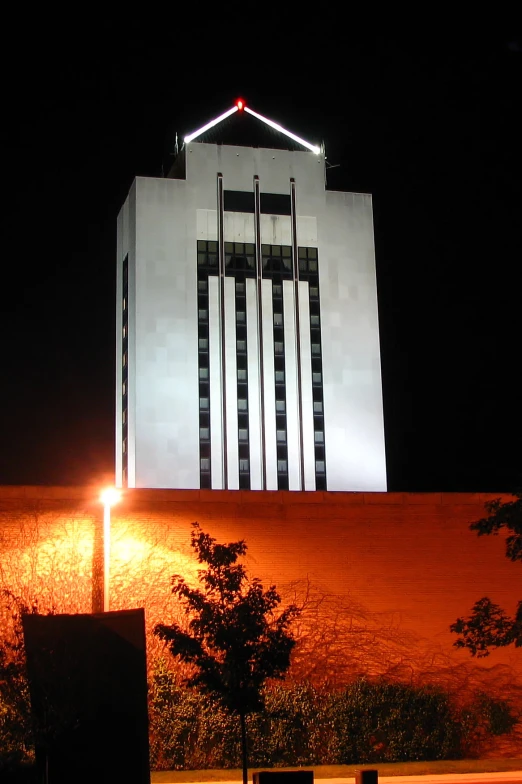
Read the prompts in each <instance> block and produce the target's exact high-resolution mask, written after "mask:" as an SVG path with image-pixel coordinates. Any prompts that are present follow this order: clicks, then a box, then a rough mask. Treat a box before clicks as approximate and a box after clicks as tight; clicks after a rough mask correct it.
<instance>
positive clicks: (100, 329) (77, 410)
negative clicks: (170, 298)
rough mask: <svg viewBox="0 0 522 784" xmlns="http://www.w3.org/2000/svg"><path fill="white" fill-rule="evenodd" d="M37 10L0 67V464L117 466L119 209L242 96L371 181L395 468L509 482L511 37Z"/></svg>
mask: <svg viewBox="0 0 522 784" xmlns="http://www.w3.org/2000/svg"><path fill="white" fill-rule="evenodd" d="M45 24H46V25H47V27H46V28H45V30H44V32H45V35H41V32H42V31H41V30H39V29H37V26H36V25H35V23H33V25H34V26H33V28H31V29H30V30H29V31H25V32H24V36H23V48H22V55H23V56H22V57H21V58H20V60H19V67H17V68H14V69H13V67H12V62H11V67H10V71H9V72H8V75H7V76H6V77H5V79H4V88H3V89H4V96H3V105H4V108H5V109H6V110H7V111H6V114H5V120H4V122H3V126H2V130H1V132H2V137H3V138H2V151H3V195H4V201H5V204H4V207H3V217H4V221H3V227H2V242H1V247H2V248H3V260H2V273H3V274H2V278H3V285H2V286H1V290H0V291H1V299H2V305H1V314H0V335H1V338H0V340H1V357H2V359H1V363H2V364H1V367H2V377H1V388H0V437H1V447H0V484H64V485H66V484H84V483H92V482H96V481H97V480H98V478H101V477H102V476H107V475H111V473H112V471H113V454H114V435H113V434H114V382H113V378H114V361H115V357H114V329H115V328H114V324H115V321H114V303H115V244H116V231H115V226H116V216H117V214H118V211H119V209H120V206H121V204H122V203H123V201H124V199H125V196H126V193H127V191H128V189H129V187H130V185H131V183H132V179H133V177H134V176H135V175H149V176H159V175H160V174H161V171H162V167H167V166H168V162H169V153H170V152H171V151H172V150H173V145H174V138H175V133H176V131H177V132H178V133H179V134H180V135H183V134H184V133H185V132H187V131H190V130H193V129H194V128H197V127H198V126H199V125H201V124H202V123H203V122H205V121H206V120H208V119H210V118H212V117H214V116H215V115H217V114H218V113H220V112H221V111H223V110H224V109H226V108H228V107H229V106H230V105H231V104H232V102H233V101H234V99H235V98H236V97H238V96H239V95H241V96H243V97H244V98H245V99H246V100H247V101H248V102H249V104H250V105H251V106H252V107H253V108H255V109H257V110H258V111H260V112H261V113H264V114H266V115H267V116H269V117H272V118H274V119H275V120H278V121H279V122H281V123H282V124H284V125H286V126H287V127H289V128H291V129H292V130H294V131H295V132H296V133H298V134H300V135H302V136H303V137H305V138H308V139H310V140H312V141H321V140H324V142H325V144H326V152H327V156H328V159H329V161H330V162H331V163H332V164H340V166H339V167H338V168H335V169H332V170H331V172H330V179H329V187H330V188H334V189H342V190H355V191H370V192H372V193H373V197H374V209H375V234H376V253H377V278H378V291H379V318H380V334H381V352H382V372H383V392H384V409H385V427H386V446H387V463H388V481H389V489H390V490H412V491H414V490H417V491H428V490H432V491H437V490H446V491H452V490H463V491H480V490H482V491H497V490H498V491H504V490H510V489H512V488H513V487H514V486H515V485H517V484H518V483H519V477H520V472H521V463H522V460H521V457H520V444H521V442H522V438H521V436H522V424H521V421H522V419H521V417H520V413H519V412H520V400H521V397H522V396H521V393H520V389H519V387H520V382H519V380H518V374H519V367H518V366H519V364H520V341H521V331H522V330H521V320H522V308H521V300H520V291H521V286H520V284H521V278H522V276H521V265H522V254H521V249H522V236H521V235H522V232H521V228H520V227H521V207H522V160H521V152H520V148H521V128H520V120H519V116H518V115H519V104H520V95H521V94H522V80H521V77H522V45H521V43H520V39H516V38H510V37H509V36H501V35H499V36H496V37H495V36H493V35H490V36H488V37H483V38H482V39H480V40H478V39H474V38H471V37H470V38H465V39H459V38H457V37H456V38H455V39H449V38H443V39H440V38H439V39H435V38H434V39H433V40H427V39H426V37H425V36H423V37H421V38H419V39H415V40H413V41H399V40H398V39H396V38H394V37H392V36H391V37H386V38H385V37H382V36H381V37H376V36H368V38H367V40H364V37H363V36H360V35H355V34H354V35H353V36H352V37H351V38H347V39H346V40H345V39H343V38H342V35H341V34H339V33H337V35H335V34H334V33H332V35H334V38H333V39H332V37H331V36H326V35H321V38H320V39H317V40H315V39H313V37H312V38H310V34H308V36H302V37H299V36H298V42H299V41H301V40H302V41H303V42H304V43H303V45H302V46H297V48H296V47H290V48H289V49H288V48H285V46H283V43H284V39H281V38H280V39H276V40H274V41H270V40H268V42H267V41H266V39H265V38H262V42H263V41H265V43H266V46H264V44H263V46H261V49H259V47H258V48H257V49H256V51H258V55H259V56H258V57H257V60H256V59H255V58H254V60H253V61H252V58H249V57H247V56H246V54H245V53H247V54H249V55H250V48H249V47H244V46H237V45H232V46H224V47H223V48H222V50H220V49H219V47H218V48H217V49H215V48H214V49H212V48H210V47H209V44H208V41H209V40H210V39H209V37H208V36H207V37H205V38H204V39H200V38H198V36H194V37H193V38H191V39H190V41H189V43H190V46H189V45H188V43H187V40H181V41H180V40H176V36H175V35H165V34H161V35H160V34H159V32H158V31H155V32H154V31H153V30H150V29H149V30H144V29H142V27H141V26H140V24H139V23H138V22H136V23H135V24H131V25H128V26H127V27H126V28H125V29H124V30H122V29H121V26H118V25H112V24H109V23H106V24H101V23H99V22H98V23H97V24H96V25H95V24H92V23H91V25H90V26H89V25H87V26H84V27H82V30H81V33H80V34H78V35H75V36H72V35H69V36H66V37H62V36H61V35H60V33H59V31H55V30H54V31H53V30H52V29H51V28H52V25H51V23H50V22H49V20H47V21H46V22H45ZM207 32H208V31H207ZM310 40H312V44H313V45H305V44H306V42H307V41H308V43H309V42H310ZM183 47H185V49H183ZM186 51H190V52H191V53H192V54H194V53H197V52H199V53H201V54H200V57H199V59H198V58H195V59H194V62H192V63H191V64H189V63H188V62H187V58H186ZM184 52H185V54H184ZM219 52H221V53H219ZM292 52H297V59H296V57H295V56H292V54H291V53H292ZM4 73H6V72H5V71H4ZM9 74H10V76H9Z"/></svg>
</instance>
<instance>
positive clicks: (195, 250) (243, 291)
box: [116, 101, 386, 490]
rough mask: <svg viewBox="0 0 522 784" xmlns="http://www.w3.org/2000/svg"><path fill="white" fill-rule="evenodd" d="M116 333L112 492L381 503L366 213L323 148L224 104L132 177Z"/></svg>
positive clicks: (121, 245) (366, 199)
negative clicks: (246, 134)
mask: <svg viewBox="0 0 522 784" xmlns="http://www.w3.org/2000/svg"><path fill="white" fill-rule="evenodd" d="M247 117H248V119H249V122H252V121H254V122H256V123H259V124H260V125H261V126H263V127H266V128H269V129H270V133H271V134H273V136H271V137H270V140H269V142H268V143H267V145H266V147H265V146H263V147H249V146H233V145H226V144H221V143H220V144H217V143H211V142H209V141H208V140H209V134H210V136H212V134H213V133H215V129H217V128H218V127H223V126H224V127H226V124H227V123H230V122H231V121H232V120H233V121H234V122H239V123H241V122H243V121H244V120H246V119H247ZM276 140H277V143H276ZM281 146H284V147H286V149H281ZM116 321H117V384H116V412H117V413H116V480H117V483H118V484H119V485H123V486H128V487H149V488H186V489H190V488H192V489H193V488H212V489H250V490H386V466H385V449H384V425H383V408H382V390H381V370H380V352H379V330H378V313H377V288H376V279H375V253H374V241H373V215H372V200H371V196H370V195H368V194H360V193H341V192H337V191H328V190H327V189H326V185H325V155H324V150H322V149H321V148H319V147H316V146H314V145H311V144H309V143H308V142H306V141H304V140H302V139H300V138H299V137H297V136H295V135H294V134H291V133H290V132H288V131H286V130H285V129H283V128H281V127H280V126H278V125H276V124H275V123H273V122H272V121H270V120H267V119H266V118H264V117H262V116H261V115H258V114H257V113H255V112H253V111H252V110H251V109H250V108H249V107H248V106H245V105H244V104H243V103H242V102H241V101H239V102H238V103H237V104H236V105H235V106H234V107H232V108H231V109H230V110H229V111H228V112H225V114H224V115H222V116H221V117H218V118H216V120H213V121H212V122H210V123H208V124H207V125H206V126H204V128H202V129H200V130H199V131H196V132H195V133H194V134H191V135H189V136H188V137H186V138H185V141H184V145H183V147H182V150H181V152H180V153H179V155H178V156H177V159H176V161H175V164H174V167H173V170H172V172H171V175H170V176H169V177H166V178H153V177H138V178H136V180H135V181H134V183H133V185H132V187H131V190H130V192H129V195H128V197H127V199H126V201H125V204H124V205H123V208H122V210H121V212H120V215H119V218H118V248H117V319H116Z"/></svg>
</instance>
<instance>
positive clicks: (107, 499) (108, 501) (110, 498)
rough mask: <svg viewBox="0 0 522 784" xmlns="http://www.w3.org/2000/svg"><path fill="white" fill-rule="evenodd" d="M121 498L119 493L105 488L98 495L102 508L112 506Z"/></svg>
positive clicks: (112, 488) (113, 489)
mask: <svg viewBox="0 0 522 784" xmlns="http://www.w3.org/2000/svg"><path fill="white" fill-rule="evenodd" d="M120 498H121V493H120V492H119V491H118V490H116V488H114V487H107V489H106V490H104V491H103V493H102V494H101V495H100V501H101V502H102V504H103V505H104V506H114V504H117V503H118V501H119V500H120Z"/></svg>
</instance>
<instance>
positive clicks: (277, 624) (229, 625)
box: [154, 523, 298, 784]
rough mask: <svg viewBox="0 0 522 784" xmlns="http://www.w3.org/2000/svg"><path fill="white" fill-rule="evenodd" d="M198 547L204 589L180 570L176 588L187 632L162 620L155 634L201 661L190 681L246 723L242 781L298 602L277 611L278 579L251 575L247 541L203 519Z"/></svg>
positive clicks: (284, 658) (182, 655) (286, 653)
mask: <svg viewBox="0 0 522 784" xmlns="http://www.w3.org/2000/svg"><path fill="white" fill-rule="evenodd" d="M191 543H192V548H193V549H194V550H195V552H196V555H197V558H198V561H199V563H201V564H205V565H206V568H205V569H201V570H199V572H198V579H199V582H200V584H201V589H199V588H191V587H190V586H189V585H188V584H187V583H186V582H185V579H184V578H183V577H181V576H180V575H174V577H173V578H172V585H173V587H172V592H173V593H174V594H175V595H176V596H177V597H178V598H179V599H180V600H181V602H182V605H183V609H184V612H185V614H186V616H187V620H188V624H187V631H185V630H183V629H182V628H181V627H180V626H179V625H178V624H177V623H173V624H171V625H170V626H168V625H165V624H158V625H157V626H156V627H155V629H154V633H155V634H156V635H157V636H158V637H160V638H161V639H162V640H164V641H165V643H166V644H167V646H168V648H169V650H170V651H171V653H172V654H173V655H174V656H177V657H179V659H180V660H181V661H182V662H185V663H187V664H190V665H193V666H194V670H195V671H194V674H193V675H192V676H191V677H189V678H187V680H186V683H187V685H189V686H192V687H196V688H199V689H201V690H202V691H203V692H205V693H207V694H209V695H211V696H212V697H214V698H217V699H218V700H219V701H220V702H221V703H222V704H223V706H224V707H225V708H227V709H228V710H230V711H232V712H233V713H235V714H237V715H238V716H239V719H240V727H241V756H242V763H243V782H244V784H247V745H246V717H247V715H248V714H250V713H255V712H258V711H260V710H262V708H263V685H264V684H265V682H266V681H267V680H268V679H269V678H283V677H284V673H285V672H286V670H287V669H288V667H289V666H290V654H291V651H292V648H293V647H294V644H295V642H294V639H293V636H292V634H291V633H290V626H291V623H292V621H293V620H294V618H296V616H297V614H298V609H297V608H296V607H295V605H289V606H288V607H287V608H286V609H284V610H282V611H277V608H278V606H279V604H280V602H281V598H280V596H279V594H278V593H277V591H276V589H275V586H271V587H270V588H268V590H266V591H265V590H264V588H263V586H262V584H261V582H260V580H259V579H258V578H253V579H250V578H249V577H248V575H247V572H246V569H245V567H244V566H243V565H242V564H239V563H238V562H237V561H238V558H240V556H243V555H245V553H246V550H247V546H246V544H245V542H244V541H243V540H240V541H238V542H231V543H229V544H218V543H217V542H216V540H215V539H213V538H212V537H211V536H210V535H209V534H207V533H205V532H204V531H203V530H202V529H201V528H200V526H199V525H198V523H194V524H193V531H192V536H191Z"/></svg>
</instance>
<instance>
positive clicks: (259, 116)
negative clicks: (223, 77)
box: [245, 106, 321, 155]
mask: <svg viewBox="0 0 522 784" xmlns="http://www.w3.org/2000/svg"><path fill="white" fill-rule="evenodd" d="M245 112H248V113H249V114H251V115H252V117H256V118H257V119H258V120H262V121H263V122H264V123H266V124H267V125H269V126H270V127H271V128H274V130H276V131H279V133H284V134H285V136H288V137H289V138H290V139H293V140H294V142H297V143H298V144H302V145H303V147H306V148H307V149H308V150H311V152H313V153H315V154H316V155H319V153H320V152H321V148H320V147H316V146H315V145H314V144H310V142H305V140H304V139H301V137H300V136H296V135H295V133H292V132H291V131H287V130H286V128H283V127H282V126H281V125H278V124H277V123H275V122H274V121H273V120H269V119H268V117H263V115H262V114H258V113H257V112H254V111H253V110H252V109H250V108H249V107H248V106H245Z"/></svg>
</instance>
